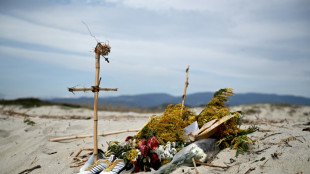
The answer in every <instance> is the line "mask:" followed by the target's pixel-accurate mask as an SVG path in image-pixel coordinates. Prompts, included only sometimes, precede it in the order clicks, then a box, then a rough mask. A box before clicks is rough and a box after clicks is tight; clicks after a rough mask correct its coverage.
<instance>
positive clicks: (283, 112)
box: [0, 104, 310, 174]
mask: <svg viewBox="0 0 310 174" xmlns="http://www.w3.org/2000/svg"><path fill="white" fill-rule="evenodd" d="M201 109H202V108H193V111H195V112H196V113H199V112H200V111H201ZM230 110H231V111H236V110H241V111H244V112H245V114H244V124H243V126H244V127H248V126H250V125H253V124H255V125H257V126H258V127H259V131H257V132H254V133H252V134H250V135H249V137H250V138H251V139H252V140H254V141H255V143H254V144H253V146H252V149H251V151H250V152H247V153H244V154H240V155H239V156H238V157H236V156H235V154H236V151H235V150H232V149H229V148H227V149H224V150H222V151H220V152H219V153H218V154H217V155H216V157H215V159H214V160H213V161H212V162H211V163H212V164H214V165H220V166H230V167H229V168H228V169H221V168H216V167H207V166H199V167H197V168H198V171H199V173H214V174H215V173H241V174H244V173H251V174H252V173H253V174H254V173H270V174H275V173H276V174H277V173H279V174H280V173H288V174H296V173H298V172H299V173H303V174H306V173H310V132H309V131H306V128H309V127H310V106H291V105H277V104H255V105H240V106H235V107H231V108H230ZM154 114H156V115H160V113H154ZM23 115H27V116H30V117H29V119H30V120H31V121H34V122H35V124H34V125H27V124H26V123H24V117H23ZM92 115H93V111H92V110H89V109H81V108H69V107H64V106H43V107H35V108H22V107H21V106H13V105H12V106H4V105H0V120H1V121H0V170H1V172H0V173H3V174H11V173H12V174H13V173H14V174H15V173H20V172H22V171H24V170H26V169H29V168H32V167H34V166H37V165H40V166H41V168H38V169H35V170H33V171H32V172H31V174H42V173H56V174H58V173H62V174H72V173H77V172H78V171H79V168H78V167H77V168H72V167H70V166H71V165H72V158H73V156H74V154H75V153H77V152H78V151H79V150H80V149H81V148H92V147H93V139H92V138H83V139H73V140H66V141H60V142H50V141H49V139H51V138H59V137H66V136H76V135H87V134H92V132H93V120H92V119H91V118H92ZM151 115H153V113H134V112H127V113H125V112H106V111H99V112H98V116H99V122H98V124H99V125H98V133H99V134H100V133H108V132H114V131H121V130H127V129H140V128H141V127H142V126H143V125H144V124H145V123H146V122H147V120H148V118H149V117H150V116H151ZM66 117H68V118H70V117H71V118H73V117H75V118H78V119H64V118H66ZM133 135H135V133H134V132H126V133H121V134H115V135H109V136H104V137H102V136H99V137H98V138H99V139H98V142H99V148H101V149H103V150H105V149H106V148H107V142H109V141H124V140H125V138H126V137H127V136H133ZM173 173H175V174H177V173H192V174H194V173H195V170H194V168H193V167H181V168H178V169H177V170H176V171H174V172H173Z"/></svg>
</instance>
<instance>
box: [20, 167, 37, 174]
mask: <svg viewBox="0 0 310 174" xmlns="http://www.w3.org/2000/svg"><path fill="white" fill-rule="evenodd" d="M39 168H41V165H37V166H34V167H32V168H30V169H26V170H24V171H22V172H19V173H18V174H24V173H30V172H31V171H33V170H34V169H39Z"/></svg>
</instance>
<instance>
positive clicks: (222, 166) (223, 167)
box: [195, 159, 231, 169]
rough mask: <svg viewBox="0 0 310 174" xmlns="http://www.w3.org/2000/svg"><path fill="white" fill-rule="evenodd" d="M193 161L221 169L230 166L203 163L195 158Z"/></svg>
mask: <svg viewBox="0 0 310 174" xmlns="http://www.w3.org/2000/svg"><path fill="white" fill-rule="evenodd" d="M195 161H196V163H198V164H201V165H204V166H208V167H218V168H221V169H228V168H229V167H231V166H218V165H213V164H210V163H203V162H201V161H199V160H196V159H195Z"/></svg>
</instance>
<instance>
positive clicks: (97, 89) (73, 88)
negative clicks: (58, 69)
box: [68, 86, 118, 92]
mask: <svg viewBox="0 0 310 174" xmlns="http://www.w3.org/2000/svg"><path fill="white" fill-rule="evenodd" d="M68 90H69V92H74V91H84V92H86V91H92V92H97V91H98V92H99V91H117V90H118V88H101V87H99V88H97V87H96V86H92V87H91V88H75V87H72V88H68Z"/></svg>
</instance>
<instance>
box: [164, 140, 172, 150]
mask: <svg viewBox="0 0 310 174" xmlns="http://www.w3.org/2000/svg"><path fill="white" fill-rule="evenodd" d="M165 150H169V151H170V150H171V143H170V141H168V142H167V144H166V148H165Z"/></svg>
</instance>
